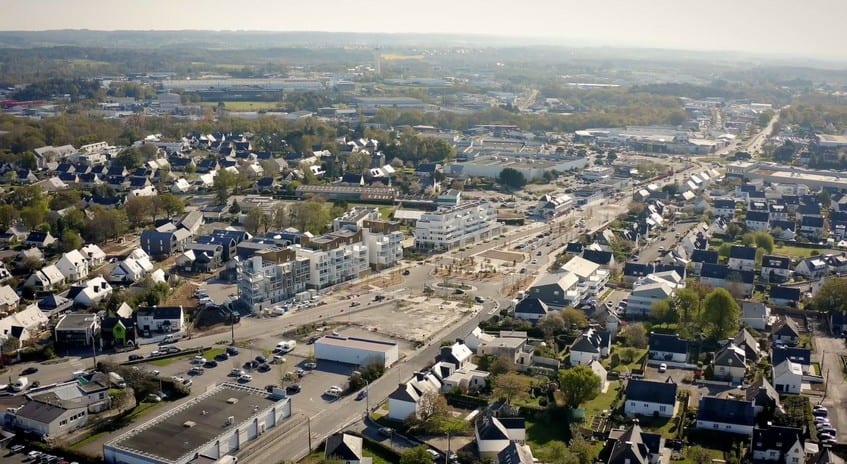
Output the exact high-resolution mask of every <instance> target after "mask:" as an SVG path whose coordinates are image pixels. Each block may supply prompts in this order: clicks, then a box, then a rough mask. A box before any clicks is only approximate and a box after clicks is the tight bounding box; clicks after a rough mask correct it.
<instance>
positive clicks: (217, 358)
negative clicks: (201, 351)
mask: <svg viewBox="0 0 847 464" xmlns="http://www.w3.org/2000/svg"><path fill="white" fill-rule="evenodd" d="M228 359H229V355H228V354H226V351H224V352H223V353H220V354H218V355H216V356H215V361H226V360H228Z"/></svg>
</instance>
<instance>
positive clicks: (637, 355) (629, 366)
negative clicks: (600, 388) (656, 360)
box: [602, 345, 647, 388]
mask: <svg viewBox="0 0 847 464" xmlns="http://www.w3.org/2000/svg"><path fill="white" fill-rule="evenodd" d="M625 350H633V356H632V360H629V359H627V360H625V359H624V356H623V352H624V351H625ZM611 353H618V356H619V357H620V358H621V363H620V364H618V365H617V366H614V367H612V364H611V363H612V357H611V356H609V357H607V358H605V359H603V361H602V364H603V367H605V368H606V369H607V370H616V371H618V372H632V371H633V370H636V369H641V360H642V359H643V358H644V356H646V355H647V350H646V349H638V348H623V347H620V346H618V345H615V346H613V347H612V351H611ZM611 353H610V354H611ZM625 361H629V362H625ZM610 388H611V387H610Z"/></svg>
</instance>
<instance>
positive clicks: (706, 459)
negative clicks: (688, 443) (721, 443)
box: [686, 446, 712, 464]
mask: <svg viewBox="0 0 847 464" xmlns="http://www.w3.org/2000/svg"><path fill="white" fill-rule="evenodd" d="M686 454H687V455H688V460H689V461H691V462H693V463H694V464H709V463H711V462H712V455H711V454H709V452H708V451H706V450H705V449H703V448H702V447H700V446H692V447H690V448H688V452H687V453H686Z"/></svg>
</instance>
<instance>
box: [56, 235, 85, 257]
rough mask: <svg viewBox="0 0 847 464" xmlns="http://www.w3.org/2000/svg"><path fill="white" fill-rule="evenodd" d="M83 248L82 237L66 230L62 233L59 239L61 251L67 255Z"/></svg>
mask: <svg viewBox="0 0 847 464" xmlns="http://www.w3.org/2000/svg"><path fill="white" fill-rule="evenodd" d="M81 247H82V237H80V236H79V234H78V233H77V232H76V231H74V230H66V231H64V232H62V236H61V237H60V239H59V251H61V252H63V253H65V252H68V251H71V250H78V249H80V248H81Z"/></svg>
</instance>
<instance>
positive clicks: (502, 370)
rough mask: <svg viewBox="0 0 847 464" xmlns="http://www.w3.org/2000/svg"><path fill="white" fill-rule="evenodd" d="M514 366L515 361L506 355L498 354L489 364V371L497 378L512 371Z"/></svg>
mask: <svg viewBox="0 0 847 464" xmlns="http://www.w3.org/2000/svg"><path fill="white" fill-rule="evenodd" d="M514 367H515V366H514V363H513V362H512V361H510V360H509V359H508V358H506V357H505V356H497V357H496V358H494V359H493V360H492V361H491V363H490V364H489V366H488V372H489V373H490V374H491V376H492V377H495V378H496V377H498V376H500V375H505V374H507V373H509V372H511V371H512V369H513V368H514Z"/></svg>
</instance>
